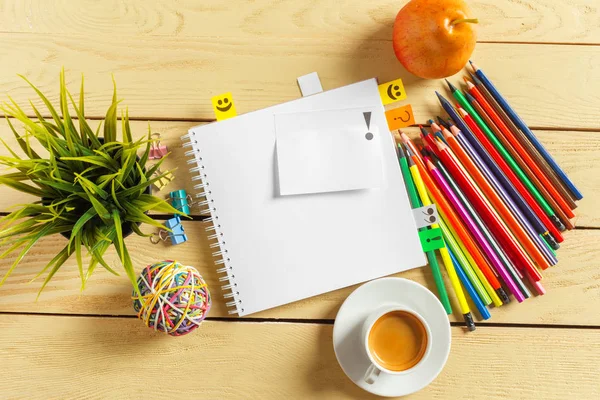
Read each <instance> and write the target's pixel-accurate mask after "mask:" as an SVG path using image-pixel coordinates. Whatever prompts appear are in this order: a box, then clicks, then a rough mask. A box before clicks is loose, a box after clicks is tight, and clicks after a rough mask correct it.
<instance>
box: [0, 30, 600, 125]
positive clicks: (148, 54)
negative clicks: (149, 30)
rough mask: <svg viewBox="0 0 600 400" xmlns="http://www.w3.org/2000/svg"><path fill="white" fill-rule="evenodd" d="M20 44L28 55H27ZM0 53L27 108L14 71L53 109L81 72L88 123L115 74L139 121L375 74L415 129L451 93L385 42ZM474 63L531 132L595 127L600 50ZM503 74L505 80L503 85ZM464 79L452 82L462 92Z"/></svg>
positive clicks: (520, 49)
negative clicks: (405, 106) (396, 87)
mask: <svg viewBox="0 0 600 400" xmlns="http://www.w3.org/2000/svg"><path fill="white" fill-rule="evenodd" d="M24 42H25V43H27V48H28V49H29V51H23V43H24ZM156 49H160V51H156ZM0 54H3V56H2V57H3V59H7V60H14V59H19V60H20V61H21V62H20V63H6V64H5V65H4V67H3V68H2V69H0V81H2V82H3V83H4V85H3V87H4V90H5V91H6V92H7V93H8V94H9V95H10V96H11V97H12V98H14V99H15V101H17V102H18V103H19V104H23V105H26V104H28V101H29V99H35V97H36V96H35V93H34V92H32V90H31V88H29V87H27V86H26V85H24V84H23V80H22V79H21V78H19V77H18V76H17V74H18V73H20V74H23V75H25V76H27V77H28V78H29V79H30V80H31V81H32V82H33V83H35V84H36V85H37V86H38V88H40V90H42V91H43V92H45V93H48V98H49V99H51V100H53V101H55V102H56V101H57V99H58V98H57V97H56V96H57V95H58V93H57V91H58V89H57V84H56V82H57V81H58V76H59V71H60V69H61V68H62V67H63V66H64V67H65V70H66V72H67V84H68V85H69V87H71V88H72V90H73V91H76V90H78V88H79V82H80V79H81V73H85V77H86V88H87V90H88V91H89V94H88V95H87V96H86V99H87V101H88V104H87V105H86V112H87V115H88V116H90V117H102V116H104V115H105V113H106V109H107V108H108V105H109V103H110V100H111V98H112V89H113V88H112V82H111V77H110V73H114V76H115V79H116V81H117V85H118V87H119V88H120V89H119V97H120V98H122V99H124V100H125V102H124V103H123V104H124V105H127V106H128V107H129V113H130V116H132V117H134V118H140V119H195V120H201V119H213V118H214V114H213V111H212V106H211V103H210V99H211V97H213V96H216V95H218V94H221V93H225V92H232V94H233V99H234V103H235V104H236V109H237V111H238V113H245V112H249V111H254V110H257V109H260V108H263V107H266V106H271V105H274V104H277V103H280V102H282V101H289V100H293V99H296V98H298V97H299V96H300V93H299V90H298V86H297V84H296V78H297V77H299V76H301V75H304V74H307V73H310V72H313V71H317V72H318V73H319V76H320V77H321V81H322V83H323V88H324V89H333V88H336V87H340V86H343V85H346V84H350V83H354V82H357V81H360V80H363V79H368V78H372V77H374V76H376V77H378V78H379V79H380V81H381V82H382V83H383V82H386V81H388V80H392V79H396V78H399V77H400V78H402V79H403V80H404V85H405V89H406V91H407V93H408V99H407V101H410V102H411V103H412V105H413V109H414V113H415V119H416V121H417V122H419V123H425V122H426V121H427V119H428V118H430V117H431V115H432V114H436V113H440V110H441V108H440V106H439V103H438V101H437V97H436V96H435V94H434V93H433V91H434V90H438V91H440V92H442V93H444V94H447V93H446V92H447V90H446V85H445V83H444V82H443V81H440V80H431V81H426V80H420V79H417V78H416V77H414V76H411V75H410V74H409V73H408V72H406V71H405V70H404V69H403V68H402V67H401V65H400V64H399V63H398V61H397V60H396V58H395V56H394V53H393V51H391V41H389V40H388V41H385V40H376V41H360V40H354V39H349V40H340V39H338V38H335V39H334V38H327V37H323V38H321V39H319V40H315V39H305V38H297V39H278V38H262V37H261V38H248V37H245V36H243V37H194V38H175V37H151V36H142V37H135V38H130V37H127V36H125V37H117V36H93V37H92V36H85V35H74V34H73V35H71V34H69V35H64V36H63V35H57V36H48V35H41V34H33V33H22V34H2V33H0ZM473 60H475V61H477V62H478V63H479V64H480V66H481V67H482V68H485V71H486V73H487V74H488V75H489V76H490V77H491V78H492V79H494V80H495V81H496V82H497V83H498V86H499V88H500V90H501V91H502V93H503V95H505V96H506V97H507V98H508V99H510V101H511V104H512V105H513V106H514V107H515V108H516V109H517V110H519V114H520V115H521V116H522V117H523V118H525V120H526V121H527V122H528V123H529V124H530V125H531V126H533V127H553V128H587V129H592V128H597V127H598V126H599V123H598V120H597V119H596V118H595V117H594V114H593V113H594V111H595V110H597V109H598V107H599V106H600V93H598V91H597V90H595V88H594V85H593V84H592V83H593V82H598V81H600V71H599V70H598V69H597V68H589V67H588V66H590V65H598V64H600V47H599V46H563V45H532V44H504V43H493V44H488V43H480V44H479V45H478V46H477V47H476V49H475V53H474V54H473ZM549 66H552V68H550V67H549ZM200 71H201V74H200ZM573 71H577V72H576V74H574V73H573ZM506 74H508V79H502V77H503V76H506ZM463 75H464V74H457V76H455V77H452V78H449V80H450V81H452V82H454V83H455V84H456V85H459V83H460V82H462V76H463ZM200 76H201V79H199V77H200ZM459 86H460V85H459ZM35 103H36V104H37V105H39V104H40V102H39V101H37V100H36V101H35Z"/></svg>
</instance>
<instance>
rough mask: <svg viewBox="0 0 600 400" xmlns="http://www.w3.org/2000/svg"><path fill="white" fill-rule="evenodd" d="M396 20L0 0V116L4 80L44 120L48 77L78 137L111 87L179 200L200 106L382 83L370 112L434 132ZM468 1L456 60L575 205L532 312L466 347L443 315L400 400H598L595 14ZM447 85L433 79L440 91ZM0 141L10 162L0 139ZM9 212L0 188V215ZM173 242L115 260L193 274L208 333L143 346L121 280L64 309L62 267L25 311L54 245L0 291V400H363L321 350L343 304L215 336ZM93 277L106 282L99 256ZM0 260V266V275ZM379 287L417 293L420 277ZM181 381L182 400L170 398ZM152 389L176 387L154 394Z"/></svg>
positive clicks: (486, 331)
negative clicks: (41, 97) (80, 112)
mask: <svg viewBox="0 0 600 400" xmlns="http://www.w3.org/2000/svg"><path fill="white" fill-rule="evenodd" d="M404 3H406V0H399V1H392V0H374V1H370V2H369V1H358V0H337V1H317V0H299V1H295V2H292V1H276V0H244V1H239V2H235V3H233V2H230V3H227V2H221V1H216V0H207V1H202V2H198V1H193V0H185V1H176V2H171V1H158V0H156V1H155V0H145V1H144V0H136V1H133V0H132V1H128V2H122V1H117V0H114V1H113V0H107V1H103V2H97V1H93V0H77V1H64V0H23V1H21V0H0V65H2V67H1V68H0V83H1V85H0V101H5V100H6V99H7V97H6V95H9V96H11V97H12V98H14V99H15V101H17V102H18V103H19V104H21V105H22V106H23V107H24V108H25V109H26V110H27V112H29V113H30V114H33V113H32V112H31V111H30V108H29V107H27V104H28V101H29V99H35V93H34V92H33V91H32V90H31V89H30V88H29V87H27V85H25V84H24V82H23V81H22V80H21V79H20V78H18V77H17V76H16V74H23V75H26V76H27V77H28V78H30V79H31V80H32V81H33V82H34V83H35V84H36V85H38V86H39V88H40V89H41V90H42V91H44V92H45V93H46V94H48V97H49V98H50V100H51V101H53V102H54V103H55V104H56V103H57V102H58V96H57V95H58V74H59V70H60V68H61V67H63V66H64V67H65V69H66V71H67V84H68V85H69V87H70V88H71V90H72V91H73V92H77V91H78V88H79V80H80V77H81V74H82V73H83V74H85V78H86V99H87V104H86V112H87V114H88V117H90V118H93V119H95V121H92V124H97V123H98V121H97V120H98V119H99V118H102V116H103V115H104V113H105V112H106V108H107V107H108V104H109V102H110V99H111V94H112V83H111V76H110V75H111V73H113V74H114V76H115V79H116V81H117V85H118V89H119V98H120V99H123V103H122V104H123V105H124V106H128V107H129V112H130V115H131V116H132V117H133V118H134V119H137V120H136V121H133V122H132V126H133V132H134V135H135V136H140V135H144V134H145V133H146V132H147V124H148V122H147V121H148V120H150V124H151V127H152V131H154V132H160V133H161V135H162V140H163V143H164V144H167V146H168V147H169V149H170V150H172V156H171V158H170V159H169V160H168V161H167V162H166V163H165V168H177V169H178V170H177V172H176V180H175V181H174V182H172V183H171V184H170V185H169V186H168V187H167V188H166V189H165V190H163V191H162V192H160V193H159V194H158V195H159V196H167V193H168V190H175V189H180V188H185V189H186V190H188V191H189V192H191V191H192V190H191V184H190V182H189V175H188V172H187V168H188V166H187V165H186V164H185V163H184V162H183V159H184V157H183V150H182V149H181V148H180V147H178V145H179V142H180V139H179V137H180V136H181V135H183V134H185V133H186V132H187V130H188V129H189V128H190V127H192V126H195V125H198V124H200V123H205V122H209V121H211V120H212V119H213V118H214V115H213V113H212V109H211V106H210V98H211V97H212V96H214V95H217V94H220V93H223V92H226V91H232V92H233V98H234V101H235V103H236V107H237V109H238V113H245V112H249V111H253V110H257V109H260V108H263V107H265V106H269V105H273V104H277V103H280V102H284V101H288V100H291V99H295V98H298V97H299V96H300V94H299V91H298V88H297V85H296V82H295V79H296V78H297V77H298V76H300V75H303V74H306V73H309V72H312V71H317V72H318V73H319V75H320V77H321V81H322V83H323V87H324V88H325V89H326V90H327V89H332V88H336V87H339V86H342V85H345V84H349V83H352V82H355V81H358V80H361V79H366V78H370V77H373V76H377V77H378V78H379V79H380V81H381V82H384V81H387V80H391V79H395V78H398V77H401V78H402V79H403V80H404V83H405V87H406V90H407V93H408V98H407V100H406V101H404V102H402V103H398V104H393V105H391V106H388V108H390V107H396V106H397V105H403V104H406V103H411V104H412V106H413V109H414V111H415V117H416V120H417V122H421V123H424V122H426V121H427V119H428V118H430V117H432V116H435V115H443V114H442V113H441V108H440V107H439V105H438V104H437V101H436V97H435V95H434V93H433V90H438V91H440V92H441V93H443V94H445V95H447V96H448V92H447V91H446V88H445V84H444V83H443V81H424V80H420V79H417V78H415V77H413V76H410V75H408V73H407V72H406V71H404V70H403V68H402V67H401V66H400V64H399V63H398V62H397V61H396V60H395V57H394V55H393V52H392V50H391V39H390V37H391V29H392V23H393V20H394V17H395V15H396V13H397V11H398V10H399V9H400V7H401V6H402V5H403V4H404ZM468 3H469V4H470V6H471V8H472V10H473V13H474V15H476V16H477V17H478V18H479V19H480V21H481V23H480V25H479V28H478V31H479V35H478V38H479V43H478V45H477V48H476V50H475V54H474V55H473V60H475V61H476V62H477V63H478V64H479V65H480V66H481V67H482V68H484V70H485V71H486V73H487V74H488V75H489V76H490V77H491V78H492V79H493V80H494V82H495V83H496V84H497V86H498V87H499V88H500V89H501V91H502V92H503V94H504V95H505V96H506V97H507V98H508V99H509V100H510V102H511V104H512V105H513V106H514V107H515V108H516V109H517V111H518V112H519V113H520V114H521V116H522V117H524V119H525V120H526V121H527V122H528V123H529V124H530V125H531V126H532V127H534V128H535V133H536V135H538V137H539V138H540V140H541V141H542V142H543V143H544V145H545V146H546V147H547V148H548V150H549V151H550V152H551V153H552V155H553V157H554V158H555V159H556V160H557V161H558V162H559V163H560V164H561V166H562V167H563V168H564V169H565V170H566V171H567V173H568V174H569V176H570V177H571V178H572V179H573V180H574V182H575V183H576V184H577V186H578V187H579V188H580V189H581V191H582V192H583V194H584V196H585V198H584V199H583V200H582V201H580V202H578V208H577V209H576V211H575V214H576V218H575V223H576V225H577V227H578V229H577V230H575V231H573V232H568V233H566V235H565V242H564V243H563V244H562V246H561V249H560V250H559V252H558V257H559V264H558V265H557V266H556V267H553V268H550V269H549V270H546V271H544V272H543V276H544V278H543V284H544V286H545V288H546V289H547V294H546V295H544V296H539V297H535V298H532V299H529V300H526V301H525V302H524V303H523V304H517V303H516V302H513V303H511V304H509V305H507V306H503V307H501V308H498V309H492V310H491V313H492V318H491V319H490V320H489V321H487V322H485V323H483V322H479V321H478V328H477V331H475V332H474V333H466V332H465V331H464V330H463V329H462V328H461V327H459V326H457V325H458V324H459V322H460V321H461V316H460V315H458V314H457V315H453V316H450V320H451V321H452V322H453V325H454V326H453V328H452V334H453V348H452V352H451V355H450V359H449V362H448V365H447V366H446V368H445V369H444V371H443V372H442V374H441V375H440V376H439V378H438V379H437V380H436V381H434V382H433V384H432V385H431V386H429V387H428V388H427V389H425V390H424V391H422V392H420V393H418V394H417V395H414V396H411V397H410V398H415V399H421V398H422V399H449V398H451V399H454V398H465V399H506V398H509V399H564V398H576V399H593V398H599V397H600V380H599V379H598V376H600V362H598V359H600V345H599V343H600V337H599V335H600V333H599V332H600V315H599V314H598V312H597V310H598V309H600V273H598V270H599V267H600V262H599V261H598V260H599V254H600V230H599V228H600V211H598V207H597V203H598V200H599V195H598V193H600V139H599V134H600V122H599V121H600V115H599V114H598V112H599V110H600V94H599V93H600V67H599V66H600V5H599V4H598V2H597V1H596V0H573V1H569V2H563V1H559V0H510V1H503V2H497V1H494V0H479V1H469V2H468ZM462 75H463V74H458V75H457V76H456V77H452V78H450V81H451V82H453V83H454V84H455V85H459V84H460V82H461V81H462ZM34 101H36V104H39V103H37V100H34ZM45 114H47V113H45ZM407 131H408V132H409V134H411V135H416V134H417V130H416V128H410V129H407ZM0 137H1V138H2V139H4V140H5V141H7V142H8V143H9V145H11V146H14V145H15V141H14V139H13V137H12V135H11V133H10V131H9V129H8V127H7V125H6V123H5V122H4V121H2V122H0ZM5 154H6V151H5V150H4V149H2V148H1V146H0V155H5ZM29 200H31V198H28V197H26V196H22V195H20V194H18V193H16V192H13V191H10V190H7V189H6V188H5V187H2V186H0V213H6V212H8V211H10V209H11V206H13V205H15V204H19V203H23V202H26V201H29ZM184 226H185V230H186V232H187V233H188V235H189V237H190V240H189V241H188V242H187V243H185V244H182V245H179V246H169V245H164V244H159V245H152V244H150V242H149V241H148V239H145V238H140V237H133V236H132V237H130V238H128V239H127V244H128V246H129V249H130V253H131V255H132V257H133V261H134V264H135V265H136V266H137V268H138V269H141V268H142V267H143V266H145V265H147V264H149V263H152V262H155V261H157V260H158V259H163V258H171V259H177V260H179V261H181V262H183V263H185V264H190V265H194V266H195V267H196V268H198V270H199V271H200V272H201V274H202V275H203V276H204V277H205V278H206V280H207V282H208V284H209V287H210V289H211V293H212V294H213V301H214V304H213V309H212V311H211V315H210V318H212V320H209V321H207V322H205V323H204V324H203V326H202V327H201V328H200V329H198V330H197V331H196V332H194V333H192V334H190V335H188V336H186V337H183V338H170V337H166V336H164V335H162V334H157V333H154V332H152V331H151V330H149V329H148V328H146V327H144V325H143V324H142V322H141V321H139V320H137V319H136V318H135V316H134V312H133V309H132V307H131V299H130V292H131V286H130V284H129V281H128V280H127V278H126V277H125V276H118V277H116V276H113V275H111V274H109V273H108V272H106V271H104V270H101V269H99V270H97V272H96V273H95V275H94V276H93V277H92V279H91V280H90V281H89V283H88V287H87V288H86V289H85V291H84V292H81V291H80V280H79V277H78V272H77V267H76V262H75V260H69V261H68V262H67V263H66V265H65V266H64V267H63V268H62V269H61V271H60V272H59V273H58V274H57V275H56V276H55V277H54V279H53V280H52V282H51V283H50V284H49V285H48V287H47V288H46V290H45V291H44V292H43V294H42V295H41V297H40V299H39V300H38V301H36V294H37V291H38V290H39V287H40V285H41V282H40V281H35V282H33V283H29V282H30V281H31V279H32V278H33V277H34V275H35V274H36V273H37V272H38V271H39V270H40V269H41V268H42V267H43V266H44V265H45V263H47V262H48V261H49V260H50V259H51V258H52V256H53V255H54V254H55V253H56V251H57V249H59V248H60V246H63V245H64V244H65V239H63V238H61V237H53V238H47V239H44V240H43V241H41V242H40V243H39V245H38V246H36V247H35V248H34V249H32V250H31V251H30V253H29V254H28V255H27V257H26V258H25V260H24V261H23V262H22V263H21V265H20V266H19V267H18V268H17V269H16V270H15V272H14V273H13V275H12V276H11V278H10V279H9V280H8V281H7V282H6V284H5V285H4V286H3V287H0V332H1V333H0V359H1V360H2V368H0V371H2V373H0V388H1V389H0V397H1V398H3V399H4V398H8V399H13V398H23V399H37V398H40V399H42V398H43V399H48V398H52V399H54V398H57V399H58V398H61V399H62V398H119V399H120V398H123V399H138V398H148V397H153V396H152V395H148V393H150V391H151V393H152V394H153V395H154V397H158V396H160V397H165V398H171V397H173V398H174V397H176V396H181V395H187V396H194V397H203V398H207V399H213V398H218V399H225V398H227V399H239V398H244V399H246V398H248V399H255V398H256V399H257V398H260V399H281V398H284V397H285V398H290V399H292V398H293V399H296V398H298V399H345V398H352V399H368V398H371V397H369V395H368V394H367V393H366V392H363V391H362V390H360V389H358V388H357V387H356V386H355V385H354V384H353V383H352V382H351V381H349V380H348V379H347V378H346V377H345V376H344V374H343V372H342V370H341V368H340V367H339V365H338V364H337V361H336V359H335V355H334V353H333V349H332V340H331V337H332V329H333V327H332V322H333V319H334V318H335V315H336V313H337V311H338V309H339V308H340V306H341V304H342V302H343V301H344V299H345V298H346V297H347V296H348V295H349V294H350V293H351V291H352V290H353V289H354V288H355V287H356V286H354V287H350V288H346V289H341V290H338V291H334V292H331V293H327V294H323V295H321V296H316V297H314V298H311V299H306V300H304V301H300V302H296V303H293V304H289V305H286V306H282V307H278V308H275V309H272V310H267V311H264V312H262V313H258V314H255V315H251V316H248V317H247V318H244V319H243V320H237V319H235V318H229V317H228V316H227V314H226V311H225V306H224V302H223V301H222V299H221V290H220V288H219V283H218V282H217V276H216V273H215V266H214V263H213V261H212V259H211V256H210V252H209V250H208V243H207V238H206V234H205V233H204V230H203V223H202V222H200V221H186V222H185V223H184ZM143 228H144V230H146V231H150V230H151V228H149V227H143ZM107 259H108V261H109V263H110V264H111V265H112V266H114V267H115V269H117V270H121V266H120V265H119V262H118V258H117V257H116V254H115V252H114V251H113V250H110V251H109V254H108V256H107ZM10 261H11V260H10V259H7V260H3V261H2V262H1V263H0V275H3V274H4V273H5V272H6V270H7V268H8V266H9V265H10V264H9V262H10ZM398 276H401V277H404V278H408V279H412V280H414V281H416V282H419V283H421V284H423V285H425V286H426V287H428V288H430V289H431V290H434V284H433V280H432V278H431V274H430V270H429V268H428V267H426V268H421V269H417V270H412V271H407V272H405V273H402V274H398ZM452 300H453V305H454V306H455V302H454V299H452ZM454 308H455V309H456V308H457V307H456V306H455V307H454ZM455 311H456V310H455ZM214 318H217V319H218V320H215V319H214ZM186 374H192V375H191V378H192V379H193V381H192V382H193V384H192V385H191V387H192V388H193V389H192V390H193V392H190V391H189V390H188V391H186V386H188V382H190V380H189V379H190V377H189V376H188V375H186ZM171 376H180V377H183V378H185V380H184V381H181V382H175V381H173V382H174V383H169V382H168V381H167V379H171V378H170V377H171ZM190 393H191V394H190Z"/></svg>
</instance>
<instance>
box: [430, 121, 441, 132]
mask: <svg viewBox="0 0 600 400" xmlns="http://www.w3.org/2000/svg"><path fill="white" fill-rule="evenodd" d="M431 129H432V130H433V132H434V133H435V132H439V131H441V130H442V128H440V126H439V125H438V124H436V123H435V122H434V123H432V124H431Z"/></svg>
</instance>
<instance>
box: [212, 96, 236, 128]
mask: <svg viewBox="0 0 600 400" xmlns="http://www.w3.org/2000/svg"><path fill="white" fill-rule="evenodd" d="M211 101H212V105H213V109H214V110H215V116H216V117H217V121H222V120H224V119H227V118H232V117H235V116H236V115H237V112H236V111H235V105H234V104H233V97H232V96H231V92H227V93H223V94H220V95H218V96H215V97H213V98H212V99H211Z"/></svg>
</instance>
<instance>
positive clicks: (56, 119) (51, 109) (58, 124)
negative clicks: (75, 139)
mask: <svg viewBox="0 0 600 400" xmlns="http://www.w3.org/2000/svg"><path fill="white" fill-rule="evenodd" d="M19 77H21V78H23V80H24V81H25V82H27V83H28V84H29V86H31V87H32V88H33V90H35V92H36V93H37V94H38V96H40V99H42V101H43V102H44V104H45V105H46V107H47V108H48V111H49V112H50V114H51V115H52V119H54V123H55V124H56V127H57V128H58V130H59V132H60V133H61V134H62V135H63V136H64V134H65V128H64V125H63V123H62V120H61V119H60V117H59V116H58V113H57V112H56V110H55V109H54V107H52V103H50V102H49V101H48V99H47V98H46V96H44V94H43V93H42V92H40V90H39V89H38V88H37V87H35V85H34V84H33V83H31V82H29V80H28V79H27V78H25V77H24V76H23V75H19Z"/></svg>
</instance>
